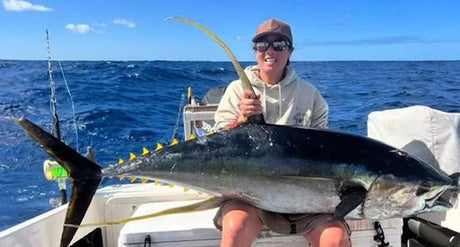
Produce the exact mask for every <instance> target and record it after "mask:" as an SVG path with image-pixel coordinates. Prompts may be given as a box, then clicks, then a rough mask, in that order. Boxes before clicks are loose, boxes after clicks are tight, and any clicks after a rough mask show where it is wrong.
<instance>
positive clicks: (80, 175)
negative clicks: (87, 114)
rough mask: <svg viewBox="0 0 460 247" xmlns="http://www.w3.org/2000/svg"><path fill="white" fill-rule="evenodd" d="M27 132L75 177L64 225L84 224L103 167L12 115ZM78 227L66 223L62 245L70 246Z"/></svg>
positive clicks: (72, 179) (23, 119)
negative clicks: (82, 222)
mask: <svg viewBox="0 0 460 247" xmlns="http://www.w3.org/2000/svg"><path fill="white" fill-rule="evenodd" d="M12 120H13V121H14V122H16V123H17V124H18V125H20V126H21V127H22V128H23V129H24V131H25V132H26V133H27V134H28V135H29V136H30V137H32V139H34V140H35V141H36V142H38V143H39V144H40V145H41V146H42V148H43V149H44V150H45V151H46V152H47V153H48V155H50V156H51V157H52V158H54V159H55V160H56V161H57V162H58V163H59V164H60V165H61V166H63V167H64V169H65V170H66V171H67V173H68V174H69V175H70V177H71V182H72V195H71V197H70V202H69V206H68V208H67V213H66V217H65V223H64V225H80V223H81V221H82V220H83V217H84V216H85V214H86V211H87V210H88V207H89V204H90V203H91V199H92V198H93V195H94V193H95V192H96V190H97V187H98V186H99V183H100V182H101V180H102V175H101V174H102V173H101V167H100V166H98V165H97V164H95V163H94V162H92V161H90V160H89V159H87V158H85V157H83V156H82V155H80V154H79V153H78V152H76V151H75V150H73V149H72V148H71V147H69V146H67V145H66V144H64V143H63V142H61V141H60V140H59V139H57V138H56V137H54V136H53V135H51V134H50V133H48V132H46V131H45V130H43V129H42V128H40V127H38V126H37V125H35V124H34V123H32V122H30V121H29V120H27V119H25V118H20V119H16V118H12ZM76 231H77V228H73V227H67V226H64V230H63V232H62V236H61V246H68V245H69V244H70V242H71V241H72V238H73V236H74V235H75V233H76Z"/></svg>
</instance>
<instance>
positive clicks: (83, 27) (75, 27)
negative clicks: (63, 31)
mask: <svg viewBox="0 0 460 247" xmlns="http://www.w3.org/2000/svg"><path fill="white" fill-rule="evenodd" d="M65 28H67V29H69V30H70V31H72V32H75V33H80V34H84V33H91V32H94V29H92V28H91V27H90V26H89V25H88V24H72V23H69V24H67V25H66V26H65Z"/></svg>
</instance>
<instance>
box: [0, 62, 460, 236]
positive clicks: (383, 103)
mask: <svg viewBox="0 0 460 247" xmlns="http://www.w3.org/2000/svg"><path fill="white" fill-rule="evenodd" d="M249 64H252V63H243V65H244V66H245V65H249ZM52 65H53V70H54V73H53V78H54V80H55V84H56V97H57V109H58V113H59V118H60V124H61V135H62V139H63V140H64V141H65V142H66V143H68V144H69V145H71V146H72V147H74V148H76V149H78V150H79V151H80V152H84V151H85V148H86V147H87V146H92V147H93V148H94V150H95V152H96V157H97V160H98V163H99V164H101V165H102V166H106V165H108V164H110V163H115V162H116V161H117V160H118V158H119V157H122V158H126V157H128V154H129V152H135V153H140V152H141V150H142V147H148V148H153V147H155V145H156V142H158V141H160V142H166V143H167V142H169V141H170V139H171V138H172V136H173V135H174V134H176V135H178V136H179V137H181V136H182V132H183V129H182V119H181V118H178V113H179V109H180V107H181V104H182V103H183V101H184V100H185V95H186V93H187V88H188V87H189V86H191V87H192V88H193V93H194V96H196V97H198V98H202V97H203V96H204V95H205V93H206V92H207V90H208V89H210V88H213V87H219V86H225V85H226V84H228V83H229V82H230V81H232V80H234V79H236V78H237V75H236V73H235V71H234V69H233V68H232V65H231V63H230V62H169V61H141V62H138V61H123V62H120V61H97V62H94V61H91V62H89V61H88V62H83V61H64V62H61V64H59V63H57V62H53V64H52ZM47 66H48V65H47V61H8V60H0V88H1V90H0V116H1V117H0V137H1V138H0V209H1V210H0V230H4V229H6V228H9V227H11V226H13V225H15V224H18V223H20V222H22V221H24V220H27V219H30V218H32V217H34V216H37V215H39V214H41V213H43V212H45V211H47V210H49V209H51V206H50V203H49V200H50V199H51V198H53V197H58V194H59V193H58V189H57V184H56V183H55V182H48V181H46V180H45V178H44V176H43V171H42V164H43V161H44V160H45V159H47V158H48V156H47V155H46V154H45V153H44V152H43V150H42V149H41V148H39V146H38V145H37V144H36V143H34V142H33V141H31V139H29V137H27V136H26V135H25V134H24V132H23V131H22V130H21V129H20V128H19V127H18V126H16V125H15V124H14V123H13V122H12V121H11V120H9V119H7V117H11V116H14V117H27V118H29V119H30V120H32V121H34V122H35V123H38V124H39V125H40V126H42V127H44V128H45V129H46V130H48V131H50V132H51V131H52V128H53V127H52V122H53V119H52V115H51V105H50V95H51V93H50V86H49V81H48V69H47ZM61 66H62V70H61V69H60V67H61ZM292 67H293V68H294V69H295V70H296V72H297V73H298V74H299V75H300V76H301V77H302V78H304V79H306V80H308V81H310V82H311V83H312V84H313V85H314V86H315V87H317V88H318V89H319V90H320V91H321V92H322V94H323V96H324V98H325V99H326V100H327V102H328V104H329V108H330V115H329V120H330V128H331V129H337V130H342V131H347V132H353V133H356V134H360V135H366V121H367V115H368V114H369V113H370V112H372V111H380V110H386V109H393V108H401V107H407V106H412V105H426V106H429V107H432V108H435V109H438V110H441V111H445V112H460V100H459V98H460V97H459V96H460V61H394V62H393V61H381V62H370V61H348V62H293V63H292ZM64 78H65V80H66V81H67V83H68V87H69V89H70V94H71V96H72V97H70V96H69V93H68V91H67V89H66V85H65V83H64ZM71 99H72V100H73V102H74V106H75V108H74V109H75V114H74V111H73V108H72V105H71ZM179 116H180V114H179ZM178 123H179V124H178ZM75 126H76V129H75ZM75 132H77V134H78V138H77V136H76V133H75ZM77 139H78V140H77ZM105 183H113V182H112V181H107V180H105Z"/></svg>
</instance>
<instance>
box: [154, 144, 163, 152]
mask: <svg viewBox="0 0 460 247" xmlns="http://www.w3.org/2000/svg"><path fill="white" fill-rule="evenodd" d="M162 149H163V145H161V143H157V148H156V149H155V151H160V150H162Z"/></svg>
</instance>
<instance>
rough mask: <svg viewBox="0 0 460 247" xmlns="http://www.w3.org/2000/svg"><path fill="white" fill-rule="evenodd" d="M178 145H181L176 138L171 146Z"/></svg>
mask: <svg viewBox="0 0 460 247" xmlns="http://www.w3.org/2000/svg"><path fill="white" fill-rule="evenodd" d="M178 144H179V140H177V139H176V138H174V139H173V140H172V143H171V145H170V146H176V145H178Z"/></svg>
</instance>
